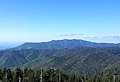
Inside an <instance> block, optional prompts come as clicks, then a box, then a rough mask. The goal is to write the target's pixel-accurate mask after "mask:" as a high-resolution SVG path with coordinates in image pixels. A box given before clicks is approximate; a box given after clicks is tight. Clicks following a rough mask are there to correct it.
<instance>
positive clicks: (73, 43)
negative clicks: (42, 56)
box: [14, 39, 120, 50]
mask: <svg viewBox="0 0 120 82" xmlns="http://www.w3.org/2000/svg"><path fill="white" fill-rule="evenodd" d="M110 46H117V47H120V45H119V44H113V43H95V42H90V41H85V40H77V39H73V40H68V39H64V40H52V41H49V42H41V43H29V42H27V43H24V44H22V45H20V46H18V47H16V48H14V49H16V50H21V49H52V50H53V49H64V48H68V49H74V48H83V47H93V48H96V47H110Z"/></svg>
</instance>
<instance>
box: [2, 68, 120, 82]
mask: <svg viewBox="0 0 120 82" xmlns="http://www.w3.org/2000/svg"><path fill="white" fill-rule="evenodd" d="M0 82H120V69H119V68H117V67H116V68H114V69H109V70H106V71H104V72H102V73H100V74H97V75H95V76H91V77H86V76H82V75H80V74H76V73H64V72H62V71H60V70H59V69H54V68H50V69H47V70H44V69H42V68H41V69H40V70H37V71H35V70H32V69H30V68H23V69H20V68H16V69H14V70H11V69H8V68H3V69H0Z"/></svg>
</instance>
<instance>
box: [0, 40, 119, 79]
mask: <svg viewBox="0 0 120 82" xmlns="http://www.w3.org/2000/svg"><path fill="white" fill-rule="evenodd" d="M119 45H120V44H112V43H111V44H110V43H109V44H108V43H94V42H89V41H84V40H57V41H50V42H42V43H24V44H22V45H20V46H18V47H15V48H12V49H6V50H1V51H0V67H1V68H2V67H8V68H14V67H29V68H33V69H34V70H38V69H40V68H41V67H43V68H44V69H48V68H58V69H61V70H63V71H64V72H75V73H80V74H82V75H86V76H87V77H89V76H92V75H94V74H98V73H100V72H102V71H104V70H107V69H109V68H112V67H114V66H120V47H119Z"/></svg>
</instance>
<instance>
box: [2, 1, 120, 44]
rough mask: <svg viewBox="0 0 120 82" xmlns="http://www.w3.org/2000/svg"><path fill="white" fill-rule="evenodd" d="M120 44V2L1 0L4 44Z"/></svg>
mask: <svg viewBox="0 0 120 82" xmlns="http://www.w3.org/2000/svg"><path fill="white" fill-rule="evenodd" d="M58 39H83V40H89V41H94V42H108V43H120V0H0V42H8V43H9V42H12V43H14V42H43V41H50V40H58Z"/></svg>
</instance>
